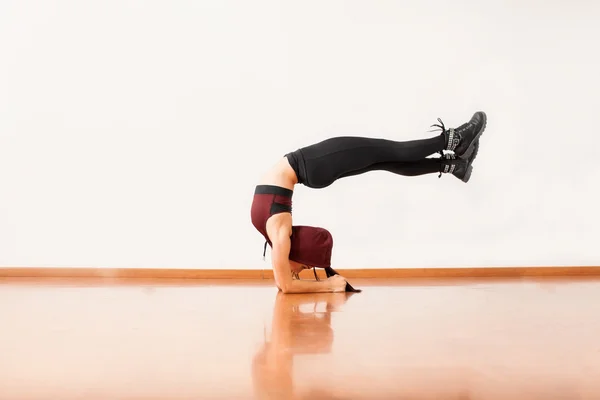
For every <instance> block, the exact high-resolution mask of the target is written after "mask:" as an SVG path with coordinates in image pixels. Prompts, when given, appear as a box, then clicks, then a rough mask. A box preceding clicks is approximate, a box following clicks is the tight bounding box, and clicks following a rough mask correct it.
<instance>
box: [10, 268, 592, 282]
mask: <svg viewBox="0 0 600 400" xmlns="http://www.w3.org/2000/svg"><path fill="white" fill-rule="evenodd" d="M337 271H338V272H339V273H340V274H341V275H342V276H344V277H346V278H348V279H413V278H523V277H593V276H598V277H600V266H587V267H579V266H570V267H567V266H560V267H490V268H485V267H481V268H373V269H371V268H368V269H338V270H337ZM317 275H318V276H319V278H325V273H324V271H323V270H322V269H317ZM311 277H314V274H313V271H312V270H306V271H303V272H302V274H301V278H303V279H310V278H311ZM0 278H88V279H89V278H98V279H112V280H114V279H238V280H240V279H246V280H272V279H273V271H272V270H261V269H257V270H245V269H226V270H221V269H154V268H24V267H14V268H13V267H10V268H0Z"/></svg>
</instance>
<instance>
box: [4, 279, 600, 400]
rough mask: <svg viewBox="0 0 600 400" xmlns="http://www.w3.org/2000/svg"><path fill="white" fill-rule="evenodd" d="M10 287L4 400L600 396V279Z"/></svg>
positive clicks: (10, 283) (11, 283) (20, 283)
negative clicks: (282, 289)
mask: <svg viewBox="0 0 600 400" xmlns="http://www.w3.org/2000/svg"><path fill="white" fill-rule="evenodd" d="M226 283H228V284H223V283H222V282H202V283H198V282H189V281H188V282H172V283H165V282H159V283H157V282H143V283H140V282H137V283H135V282H130V283H127V284H125V283H121V284H110V283H107V282H88V283H83V281H73V282H64V281H56V282H53V281H44V282H35V281H27V280H15V279H13V280H4V281H0V321H2V327H1V329H0V399H50V398H52V399H55V398H60V399H108V398H111V399H113V398H117V399H142V398H143V399H207V398H210V399H213V398H214V399H217V398H219V399H252V398H255V399H598V398H600V340H599V339H598V338H600V282H599V281H594V280H578V281H575V280H563V281H561V280H550V279H545V280H506V281H486V280H473V281H458V280H449V281H444V282H442V281H439V280H436V281H429V282H428V281H419V282H416V281H412V282H409V281H405V282H381V281H374V280H370V281H363V282H360V281H357V282H356V283H355V282H353V284H355V285H356V286H357V287H360V288H362V289H364V292H363V293H358V294H352V295H347V294H318V295H282V294H279V293H278V292H277V291H276V290H275V289H274V288H273V287H272V286H271V284H269V283H267V284H256V283H253V284H247V283H244V282H226Z"/></svg>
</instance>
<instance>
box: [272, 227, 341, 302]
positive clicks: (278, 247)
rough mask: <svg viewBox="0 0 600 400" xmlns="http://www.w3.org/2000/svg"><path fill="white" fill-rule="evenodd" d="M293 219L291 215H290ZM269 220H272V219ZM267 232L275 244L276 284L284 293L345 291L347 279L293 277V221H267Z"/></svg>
mask: <svg viewBox="0 0 600 400" xmlns="http://www.w3.org/2000/svg"><path fill="white" fill-rule="evenodd" d="M290 219H291V217H290ZM268 222H271V221H270V220H269V221H268ZM267 234H268V235H269V239H270V240H271V243H272V244H273V250H272V252H271V261H272V264H273V275H274V277H275V284H276V285H277V287H278V288H279V290H281V291H282V292H283V293H327V292H343V291H345V289H346V280H345V279H344V278H343V277H341V276H339V275H336V276H333V277H331V278H329V279H326V280H324V281H304V280H295V279H292V269H291V265H290V260H289V255H290V247H291V239H290V235H291V221H286V220H283V219H279V220H278V222H274V223H272V224H269V223H267Z"/></svg>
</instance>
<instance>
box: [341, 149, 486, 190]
mask: <svg viewBox="0 0 600 400" xmlns="http://www.w3.org/2000/svg"><path fill="white" fill-rule="evenodd" d="M478 151H479V140H477V141H476V142H475V147H474V151H473V153H472V154H471V158H469V159H468V160H460V159H456V158H455V157H453V156H451V155H444V156H443V157H441V158H424V159H422V160H419V161H414V162H383V163H376V164H372V165H369V166H368V167H365V168H361V169H357V170H354V171H348V172H346V173H344V174H342V175H340V176H339V177H338V179H341V178H346V177H349V176H356V175H361V174H364V173H366V172H370V171H387V172H391V173H393V174H396V175H402V176H420V175H427V174H436V173H439V174H440V176H441V174H443V173H450V174H452V175H454V176H455V177H457V178H458V179H460V180H462V181H463V182H467V181H468V180H469V178H470V177H471V172H472V170H473V167H472V166H471V164H472V163H473V160H474V159H475V157H476V156H477V153H478Z"/></svg>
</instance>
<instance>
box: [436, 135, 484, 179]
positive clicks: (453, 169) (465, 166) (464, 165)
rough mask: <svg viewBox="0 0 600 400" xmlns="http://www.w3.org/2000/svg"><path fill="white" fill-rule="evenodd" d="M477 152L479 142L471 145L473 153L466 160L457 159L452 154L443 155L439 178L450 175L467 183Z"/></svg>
mask: <svg viewBox="0 0 600 400" xmlns="http://www.w3.org/2000/svg"><path fill="white" fill-rule="evenodd" d="M478 152H479V140H476V141H475V143H473V151H472V152H471V157H469V159H468V160H462V159H460V158H458V159H457V158H456V156H455V155H454V154H445V155H444V156H443V158H442V160H441V166H440V177H441V176H442V174H443V173H444V174H452V175H454V176H455V177H457V178H458V179H460V180H461V181H463V182H465V183H467V182H469V179H471V173H472V172H473V161H475V157H477V153H478Z"/></svg>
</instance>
